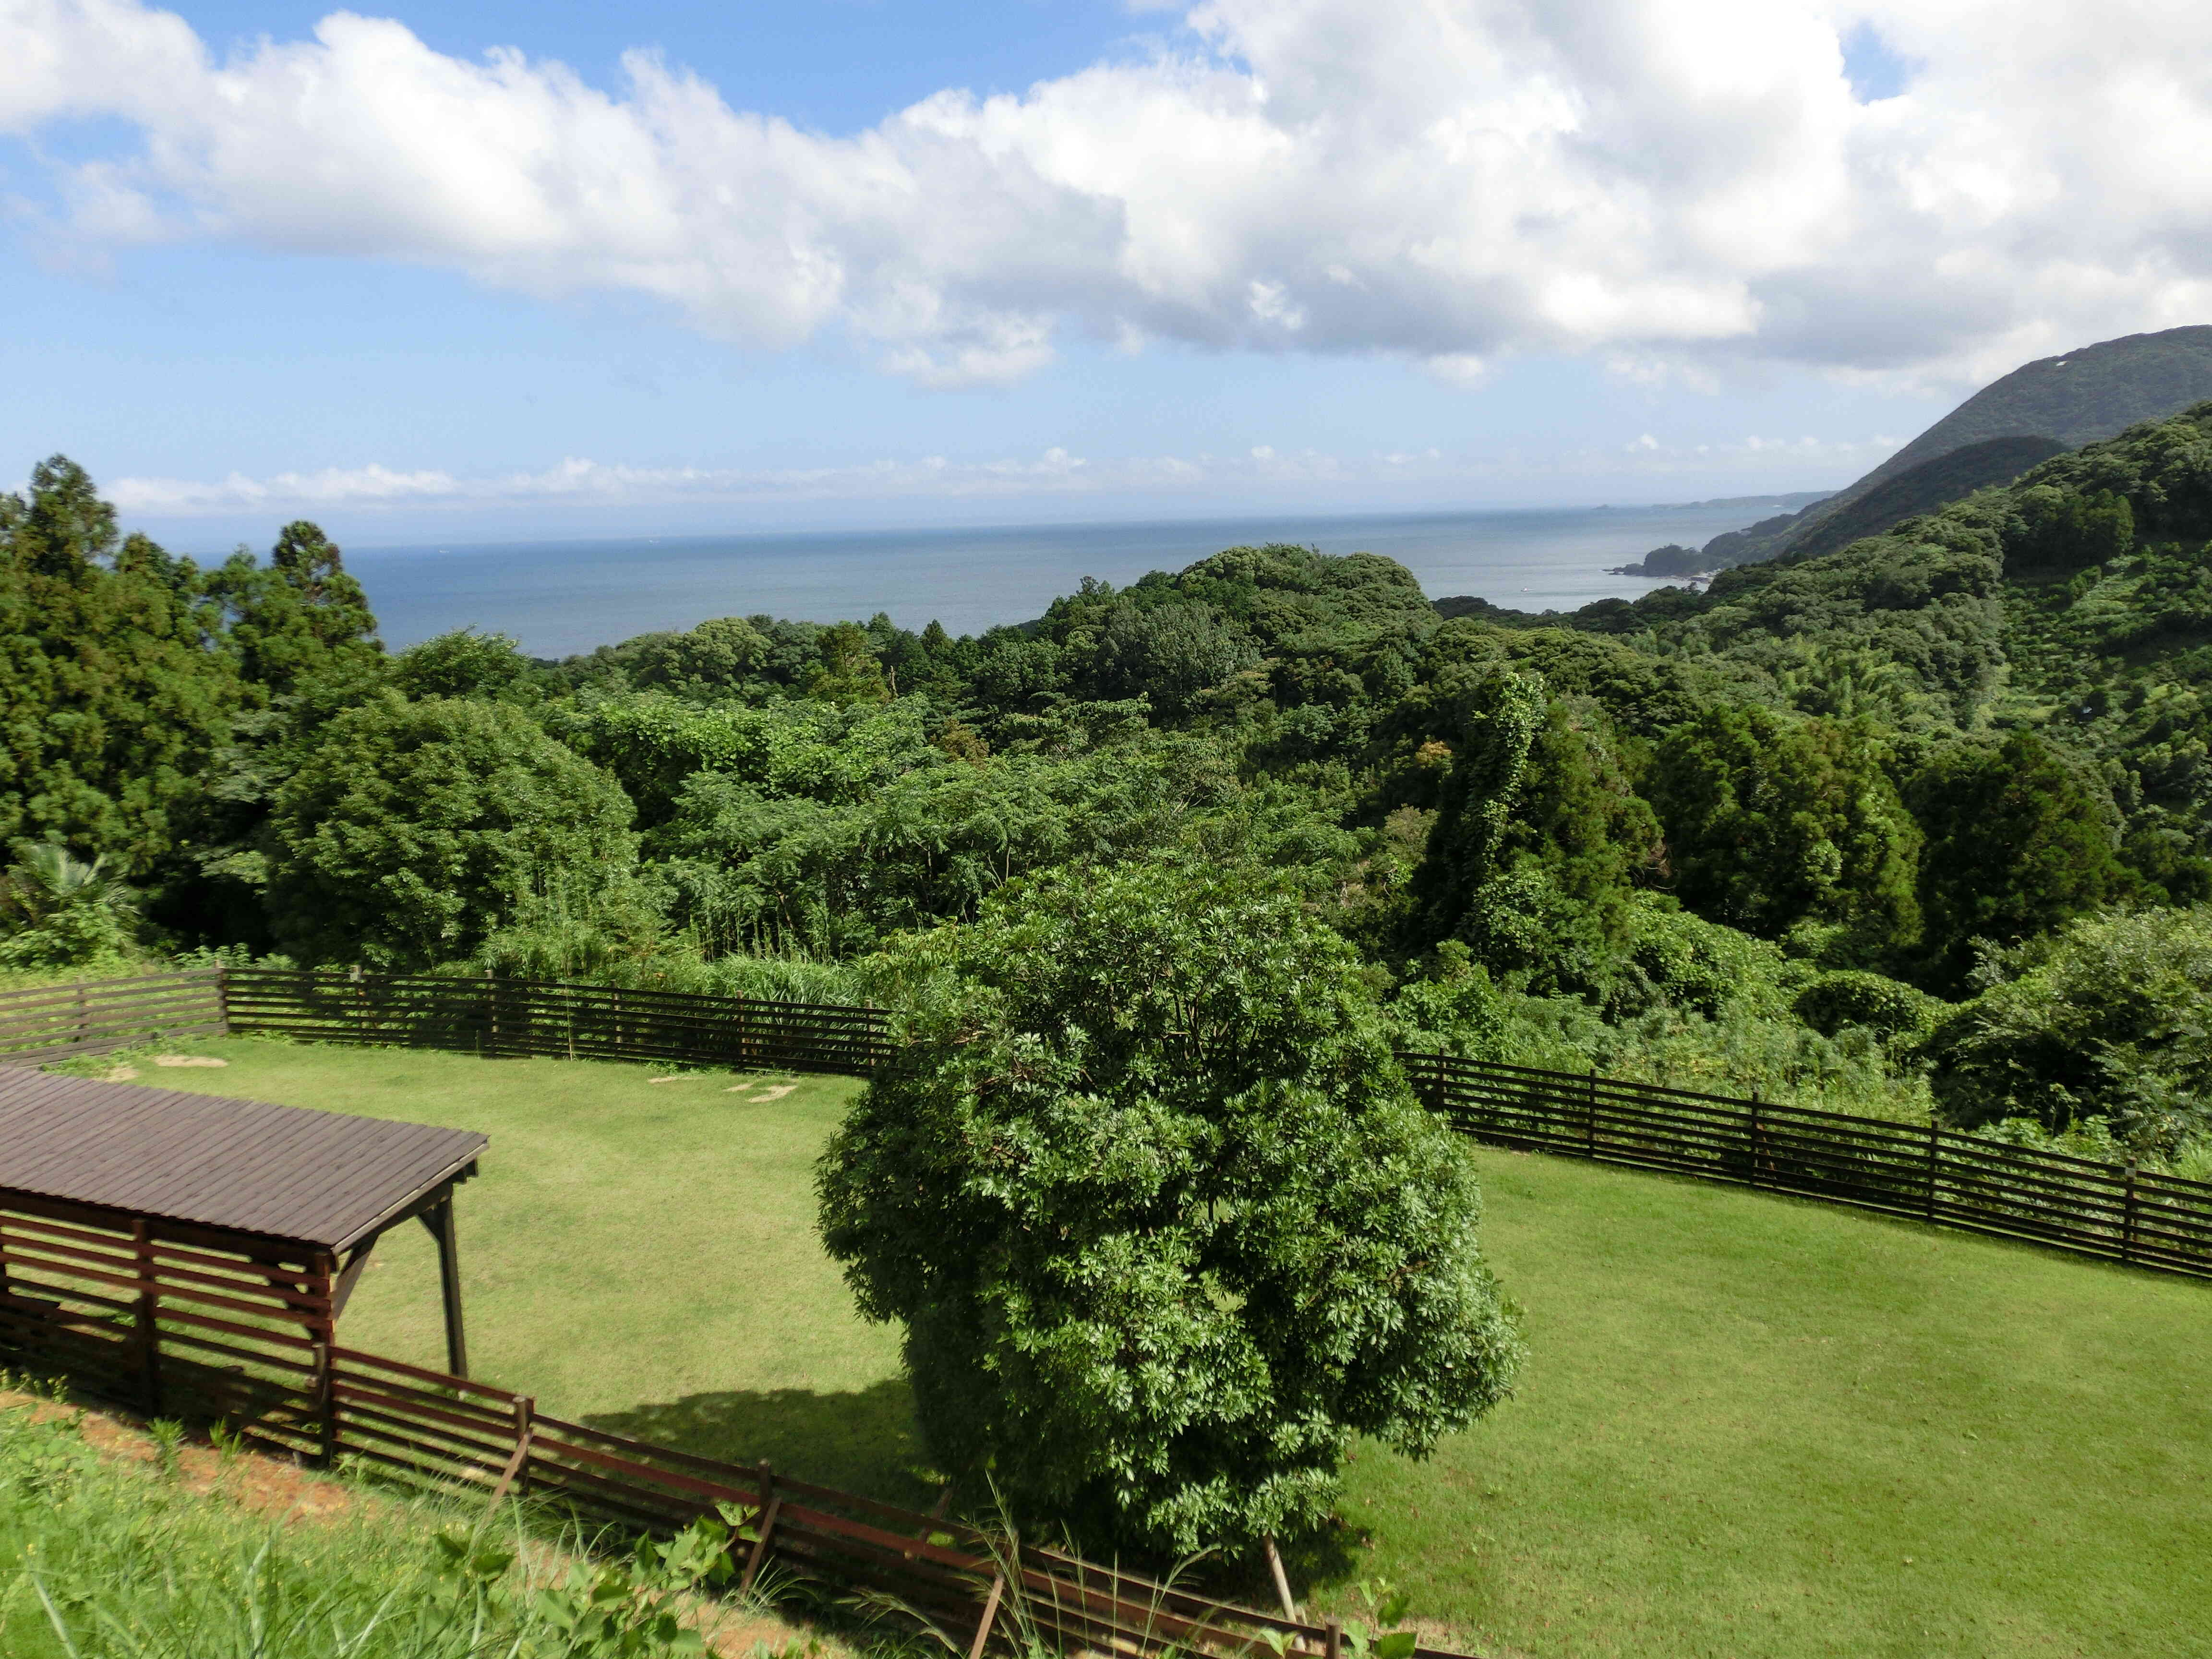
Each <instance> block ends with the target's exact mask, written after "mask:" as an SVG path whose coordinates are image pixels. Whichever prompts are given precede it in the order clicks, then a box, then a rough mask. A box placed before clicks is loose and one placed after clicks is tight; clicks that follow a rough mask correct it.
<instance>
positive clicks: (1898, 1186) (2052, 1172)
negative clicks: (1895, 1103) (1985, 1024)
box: [1403, 1054, 2212, 1276]
mask: <svg viewBox="0 0 2212 1659" xmlns="http://www.w3.org/2000/svg"><path fill="white" fill-rule="evenodd" d="M1403 1059H1404V1060H1405V1064H1406V1067H1407V1071H1408V1073H1410V1074H1411V1075H1412V1077H1413V1082H1414V1085H1415V1087H1416V1088H1417V1089H1419V1091H1420V1092H1421V1094H1422V1096H1423V1097H1424V1098H1425V1100H1426V1101H1427V1103H1428V1104H1429V1106H1430V1107H1431V1109H1433V1110H1435V1111H1437V1112H1438V1113H1440V1114H1442V1115H1443V1116H1444V1117H1445V1118H1447V1119H1448V1120H1449V1121H1450V1122H1451V1123H1452V1124H1453V1126H1454V1127H1456V1128H1458V1129H1460V1130H1462V1132H1464V1133H1467V1134H1469V1135H1472V1136H1474V1138H1475V1139H1480V1140H1485V1141H1490V1142H1493V1143H1496V1144H1497V1145H1499V1146H1513V1147H1519V1148H1523V1149H1527V1150H1529V1151H1535V1152H1557V1153H1561V1154H1564V1155H1565V1156H1566V1157H1569V1158H1595V1159H1596V1160H1598V1161H1599V1162H1601V1163H1606V1164H1629V1165H1632V1166H1634V1167H1635V1168H1638V1169H1644V1170H1670V1171H1673V1172H1674V1173H1676V1174H1680V1175H1692V1176H1704V1177H1705V1178H1707V1179H1710V1180H1717V1181H1727V1182H1737V1183H1740V1184H1741V1185H1743V1186H1747V1187H1757V1188H1763V1189H1765V1190H1768V1191H1772V1192H1779V1193H1790V1194H1796V1195H1798V1196H1801V1197H1805V1198H1818V1199H1825V1200H1828V1201H1830V1202H1832V1203H1838V1204H1850V1205H1857V1206H1861V1207H1863V1208H1866V1209H1873V1210H1884V1211H1887V1212H1890V1213H1892V1214H1893V1215H1905V1216H1911V1217H1912V1218H1915V1219H1917V1220H1921V1221H1929V1222H1934V1223H1936V1224H1937V1225H1942V1226H1946V1227H1960V1228H1964V1229H1966V1230H1968V1231H1973V1232H1982V1233H1996V1234H2002V1235H2005V1236H2008V1237H2015V1238H2030V1239H2036V1240H2039V1241H2041V1242H2043V1243H2048V1244H2056V1245H2058V1246H2061V1247H2062V1248H2063V1249H2069V1250H2080V1251H2085V1252H2087V1254H2089V1255H2100V1256H2106V1257H2109V1258H2111V1259H2112V1260H2113V1261H2124V1262H2129V1263H2132V1264H2134V1265H2136V1266H2139V1267H2158V1268H2163V1269H2165V1270H2166V1271H2167V1272H2171V1273H2193V1274H2199V1275H2205V1276H2212V1184H2207V1183H2205V1182H2198V1181H2184V1180H2181V1179H2180V1178H2179V1177H2177V1176H2161V1175H2154V1174H2153V1173H2151V1172H2149V1171H2148V1170H2139V1169H2137V1168H2136V1167H2135V1166H2134V1165H2132V1164H2128V1165H2121V1164H2102V1163H2098V1162H2095V1161H2093V1160H2091V1159H2088V1158H2068V1157H2065V1156H2063V1155H2062V1154H2060V1153H2057V1152H2032V1151H2029V1150H2028V1149H2027V1148H2025V1147H2019V1146H2004V1145H2002V1144H2000V1143H1997V1142H1995V1141H1990V1140H1984V1139H1981V1138H1980V1137H1979V1136H1977V1135H1970V1134H1964V1133H1960V1132H1958V1131H1956V1130H1952V1129H1943V1128H1938V1127H1934V1126H1932V1125H1930V1126H1927V1127H1923V1126H1920V1125H1917V1124H1905V1123H1889V1122H1885V1121H1882V1120H1881V1119H1878V1118H1865V1117H1849V1116H1845V1115H1842V1114H1840V1113H1836V1112H1815V1111H1809V1110H1807V1109H1804V1108H1803V1107H1798V1106H1781V1105H1777V1104H1775V1103H1771V1102H1762V1101H1760V1100H1759V1099H1758V1098H1756V1097H1753V1098H1752V1099H1749V1100H1739V1099H1733V1098H1729V1097H1723V1096H1718V1095H1701V1094H1692V1093H1690V1092H1688V1091H1684V1090H1680V1089H1662V1088H1658V1087H1656V1086H1654V1085H1648V1084H1641V1083H1623V1082H1620V1081H1617V1080H1615V1079H1609V1078H1601V1077H1599V1076H1597V1075H1596V1074H1595V1073H1590V1074H1589V1075H1588V1076H1583V1077H1577V1076H1575V1075H1573V1074H1571V1073H1563V1072H1544V1071H1535V1070H1532V1069H1530V1068H1528V1067H1526V1066H1501V1065H1495V1064H1491V1063H1488V1062H1482V1061H1474V1060H1454V1059H1451V1058H1449V1057H1448V1056H1445V1055H1443V1054H1407V1055H1405V1056H1403Z"/></svg>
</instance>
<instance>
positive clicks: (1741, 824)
mask: <svg viewBox="0 0 2212 1659" xmlns="http://www.w3.org/2000/svg"><path fill="white" fill-rule="evenodd" d="M1887 761H1888V753H1887V750H1886V749H1885V747H1884V746H1883V744H1882V743H1881V740H1880V739H1879V738H1877V737H1876V735H1875V732H1874V731H1873V729H1872V728H1871V727H1870V726H1867V725H1866V724H1864V723H1862V722H1850V723H1846V722H1840V721H1834V720H1820V719H1814V720H1793V719H1791V718H1790V717H1789V716H1787V715H1784V714H1778V713H1776V712H1775V711H1773V710H1771V709H1766V708H1756V707H1749V708H1747V707H1741V706H1738V707H1730V706H1728V705H1725V704H1723V705H1722V706H1719V707H1717V708H1708V709H1707V710H1705V712H1704V713H1702V714H1699V716H1698V717H1697V718H1696V719H1695V720H1690V721H1688V722H1686V724H1684V725H1682V726H1678V727H1676V728H1675V729H1674V731H1673V732H1669V733H1668V735H1667V736H1666V738H1664V739H1662V741H1661V743H1660V744H1659V745H1658V748H1657V750H1656V756H1655V757H1654V760H1653V763H1652V765H1651V767H1650V772H1649V774H1648V775H1647V776H1646V777H1645V779H1644V793H1645V795H1646V796H1647V797H1648V798H1649V799H1650V801H1651V803H1652V805H1653V806H1654V807H1655V808H1656V810H1657V811H1658V814H1659V820H1660V823H1662V825H1663V826H1664V827H1665V829H1666V836H1667V863H1668V870H1669V872H1670V874H1671V876H1672V878H1673V882H1674V890H1675V892H1676V894H1677V895H1678V896H1680V899H1681V901H1682V902H1683V903H1684V904H1685V905H1686V906H1688V907H1689V908H1691V909H1692V910H1695V911H1696V912H1697V913H1698V914H1699V915H1702V916H1705V917H1706V918H1707V919H1708V920H1710V921H1718V922H1723V923H1726V924H1727V925H1729V926H1730V927H1741V928H1743V929H1744V930H1746V931H1747V932H1748V933H1759V934H1763V935H1765V936H1766V937H1768V938H1776V937H1778V936H1780V935H1781V934H1782V933H1785V932H1787V931H1788V930H1789V929H1790V927H1792V926H1793V925H1794V924H1796V923H1797V922H1799V921H1817V922H1826V923H1832V924H1835V925H1837V926H1838V927H1841V928H1842V929H1843V930H1844V940H1843V941H1842V945H1843V948H1844V950H1845V951H1846V952H1847V953H1848V955H1849V956H1850V957H1852V958H1853V959H1854V961H1855V962H1857V963H1861V964H1863V963H1875V962H1881V961H1886V960H1887V959H1889V957H1891V955H1892V954H1893V953H1894V952H1895V951H1899V950H1901V949H1903V948H1905V947H1906V946H1908V945H1911V944H1913V943H1915V942H1916V941H1917V938H1918V935H1919V931H1920V915H1919V904H1918V901H1917V897H1916V895H1915V888H1914V884H1915V881H1916V878H1917V876H1918V873H1919V862H1920V841H1921V836H1920V829H1919V827H1918V825H1917V824H1916V823H1914V821H1913V817H1912V815H1911V813H1910V812H1908V811H1906V810H1905V803H1904V801H1903V800H1902V799H1900V798H1899V795H1898V792H1897V788H1896V786H1895V785H1894V784H1893V783H1892V782H1891V781H1890V778H1889V774H1888V771H1887Z"/></svg>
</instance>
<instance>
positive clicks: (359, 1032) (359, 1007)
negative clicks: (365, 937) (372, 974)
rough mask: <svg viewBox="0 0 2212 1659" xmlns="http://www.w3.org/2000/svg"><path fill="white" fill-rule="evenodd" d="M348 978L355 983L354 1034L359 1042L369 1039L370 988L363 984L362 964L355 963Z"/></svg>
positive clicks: (349, 971)
mask: <svg viewBox="0 0 2212 1659" xmlns="http://www.w3.org/2000/svg"><path fill="white" fill-rule="evenodd" d="M346 977H347V978H348V979H349V980H351V981H353V1034H354V1037H355V1040H356V1041H357V1042H366V1041H367V1040H368V986H367V985H366V984H364V983H363V982H362V976H361V964H360V963H357V962H356V963H354V965H353V966H352V968H351V969H349V970H348V971H347V974H346Z"/></svg>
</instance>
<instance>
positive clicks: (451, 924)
mask: <svg viewBox="0 0 2212 1659" xmlns="http://www.w3.org/2000/svg"><path fill="white" fill-rule="evenodd" d="M633 815H634V814H633V809H632V808H631V805H630V802H629V796H627V795H625V794H624V793H623V789H622V786H621V785H620V784H618V783H617V782H616V781H614V779H612V778H611V777H610V776H608V775H606V774H605V772H602V771H601V770H599V768H598V767H596V766H593V765H592V763H590V762H589V761H586V760H585V759H584V758H583V757H580V756H579V755H577V754H576V753H575V752H574V750H570V749H568V747H567V746H566V745H564V744H561V743H560V742H558V741H556V739H555V738H551V737H550V736H549V735H547V733H546V732H545V730H544V727H542V726H539V725H538V723H537V722H536V721H534V720H532V719H531V718H530V717H529V716H528V715H527V714H524V713H522V712H521V711H520V709H517V708H511V707H508V706H507V705H505V704H501V703H491V702H477V701H475V700H472V699H466V698H458V697H426V698H423V699H422V700H421V701H420V702H410V701H409V700H407V699H406V698H404V697H401V696H397V695H387V696H380V697H377V698H374V699H372V700H371V701H369V702H366V703H363V704H362V705H360V706H358V707H356V708H349V709H347V710H346V711H345V712H344V713H343V714H339V715H338V716H337V718H336V719H334V720H331V722H330V723H329V724H328V725H327V726H325V727H323V729H322V731H321V732H319V734H318V741H317V743H316V744H315V748H314V750H313V754H312V755H310V756H309V757H308V759H307V763H305V764H304V765H302V766H301V768H300V769H299V771H298V772H297V773H295V775H293V776H292V777H290V778H289V779H288V780H287V781H285V783H284V784H283V787H281V788H280V789H279V790H278V791H277V793H276V811H275V812H274V814H273V815H272V817H271V818H270V826H269V847H270V881H269V902H270V912H271V920H272V922H273V925H274V927H275V931H276V936H277V938H278V939H279V941H280V942H281V943H283V945H284V946H285V947H286V948H287V949H288V950H290V951H293V952H295V954H297V955H299V956H301V957H304V958H305V959H307V960H308V961H311V962H329V961H337V962H358V963H366V964H368V965H369V966H372V967H378V968H399V969H412V968H427V967H430V966H433V965H435V964H436V963H441V962H452V961H457V960H459V959H462V958H464V957H469V956H470V955H471V954H472V953H474V952H476V951H478V950H479V949H481V948H482V947H483V945H485V943H486V941H487V940H488V939H491V938H492V937H493V936H494V935H495V934H496V933H499V931H500V930H501V929H502V928H507V927H513V925H515V924H516V923H517V922H518V921H523V920H526V919H529V920H537V919H540V918H542V917H543V916H544V915H545V914H546V913H548V912H549V911H557V912H558V913H559V914H560V915H562V916H563V917H568V916H575V915H584V916H596V915H599V913H602V912H606V911H623V910H626V909H627V908H634V906H635V898H634V896H633V892H632V890H633V888H634V885H635V869H636V860H637V837H636V836H635V834H634V833H632V831H631V829H630V827H629V823H630V819H631V817H633Z"/></svg>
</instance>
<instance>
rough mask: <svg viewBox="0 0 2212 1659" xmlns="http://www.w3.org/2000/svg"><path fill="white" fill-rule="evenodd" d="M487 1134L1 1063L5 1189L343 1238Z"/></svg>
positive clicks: (412, 1194) (229, 1227)
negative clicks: (275, 1104) (24, 1068)
mask: <svg viewBox="0 0 2212 1659" xmlns="http://www.w3.org/2000/svg"><path fill="white" fill-rule="evenodd" d="M489 1144H490V1142H489V1140H488V1139H487V1138H486V1137H484V1136H483V1135H480V1134H477V1133H474V1132H472V1131H471V1130H467V1129H441V1128H435V1127H431V1126H429V1125H428V1124H422V1123H393V1122H388V1121H385V1120H384V1119H381V1118H372V1117H355V1116H353V1115H349V1114H348V1113H343V1112H315V1111H309V1110H307V1109H304V1108H302V1107H298V1106H272V1105H270V1104H268V1103H265V1102H263V1101H258V1100H231V1099H228V1098H225V1097H222V1096H219V1095H200V1094H188V1093H186V1092H185V1091H182V1090H178V1089H155V1088H147V1087H143V1086H141V1085H137V1084H131V1083H102V1082H96V1081H94V1080H93V1079H89V1078H76V1077H58V1076H55V1075H52V1074H51V1073H41V1072H33V1071H27V1070H16V1069H13V1068H0V1189H5V1188H14V1189H15V1190H16V1191H19V1192H24V1193H31V1194H38V1195H39V1196H40V1197H44V1198H50V1199H58V1200H64V1201H66V1202H70V1203H76V1204H87V1205H95V1206H100V1207H103V1208H106V1209H113V1210H120V1211H125V1212H129V1213H131V1214H132V1215H143V1216H149V1217H162V1218H167V1219H170V1220H174V1221H185V1222H191V1223H195V1224H197V1225H200V1226H204V1227H214V1228H219V1229H222V1230H224V1231H236V1232H244V1233H258V1234H262V1235H264V1236H267V1237H275V1238H283V1239H291V1240H295V1241H299V1242H302V1243H310V1244H317V1245H321V1246H323V1247H325V1249H334V1250H335V1249H345V1248H346V1247H348V1246H349V1245H351V1244H354V1243H357V1242H359V1241H360V1240H361V1239H362V1238H363V1237H367V1236H368V1235H369V1234H371V1233H373V1232H375V1231H378V1230H379V1229H380V1227H381V1226H383V1225H388V1224H389V1223H390V1222H391V1221H392V1220H395V1219H398V1218H404V1216H405V1215H406V1214H407V1213H408V1212H409V1211H410V1209H411V1208H413V1207H414V1206H416V1204H418V1203H419V1202H420V1201H421V1200H422V1199H424V1198H425V1197H427V1196H428V1194H431V1193H433V1192H435V1190H436V1189H437V1188H440V1187H441V1186H443V1185H444V1184H445V1183H446V1182H448V1181H451V1180H453V1178H454V1177H456V1176H460V1175H462V1174H464V1173H465V1172H466V1171H467V1170H468V1169H469V1167H470V1166H471V1164H474V1163H475V1162H476V1160H477V1155H478V1154H479V1153H481V1152H483V1149H484V1148H485V1147H486V1146H489Z"/></svg>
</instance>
